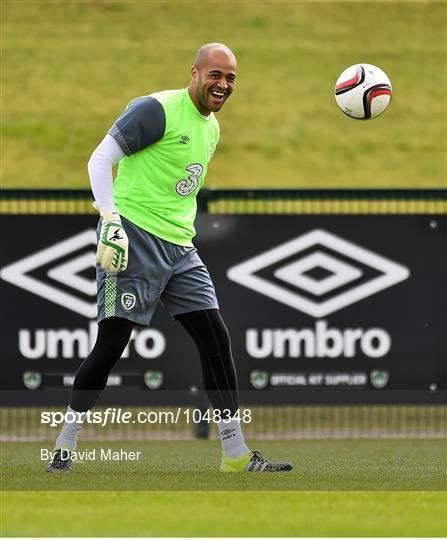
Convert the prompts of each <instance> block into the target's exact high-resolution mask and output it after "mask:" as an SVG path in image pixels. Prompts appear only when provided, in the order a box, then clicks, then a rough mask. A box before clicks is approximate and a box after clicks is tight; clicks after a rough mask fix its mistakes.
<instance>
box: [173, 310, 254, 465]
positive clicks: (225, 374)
mask: <svg viewBox="0 0 447 540" xmlns="http://www.w3.org/2000/svg"><path fill="white" fill-rule="evenodd" d="M176 318H177V320H178V321H180V323H181V324H182V325H183V327H184V328H185V329H186V331H187V332H188V333H189V335H190V336H191V337H192V339H193V340H194V342H195V344H196V345H197V348H198V349H199V353H200V362H201V365H202V374H203V383H204V386H205V391H206V393H207V395H208V397H209V400H210V401H211V403H212V405H213V407H214V409H217V410H219V411H221V415H222V418H223V419H224V418H228V417H233V416H234V415H235V414H236V413H237V411H238V409H239V401H238V392H237V377H236V369H235V367H234V362H233V357H232V354H231V343H230V336H229V334H228V330H227V327H226V326H225V323H224V321H223V320H222V317H221V315H220V311H219V310H218V309H207V310H203V311H193V312H191V313H185V314H183V315H179V316H177V317H176ZM217 427H218V429H219V434H220V437H221V442H222V451H223V452H224V453H225V454H226V455H228V456H229V457H231V458H238V457H241V456H244V455H247V454H248V453H249V452H250V451H249V449H248V447H247V445H246V444H245V441H244V437H243V435H242V430H241V426H240V422H239V421H238V420H230V422H224V421H222V422H218V423H217Z"/></svg>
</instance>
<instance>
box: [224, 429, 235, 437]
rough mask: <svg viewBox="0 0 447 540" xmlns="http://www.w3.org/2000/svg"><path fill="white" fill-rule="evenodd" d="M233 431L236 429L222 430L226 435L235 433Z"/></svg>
mask: <svg viewBox="0 0 447 540" xmlns="http://www.w3.org/2000/svg"><path fill="white" fill-rule="evenodd" d="M233 431H235V430H234V429H224V430H223V431H222V432H221V435H223V436H225V435H230V434H231V433H233Z"/></svg>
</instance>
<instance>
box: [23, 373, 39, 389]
mask: <svg viewBox="0 0 447 540" xmlns="http://www.w3.org/2000/svg"><path fill="white" fill-rule="evenodd" d="M41 382H42V375H41V373H39V372H38V371H24V373H23V384H24V385H25V386H26V387H27V388H28V389H29V390H36V388H39V386H40V384H41Z"/></svg>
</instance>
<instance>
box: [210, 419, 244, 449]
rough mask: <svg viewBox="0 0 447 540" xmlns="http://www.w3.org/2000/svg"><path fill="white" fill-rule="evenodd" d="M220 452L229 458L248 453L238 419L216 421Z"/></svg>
mask: <svg viewBox="0 0 447 540" xmlns="http://www.w3.org/2000/svg"><path fill="white" fill-rule="evenodd" d="M217 429H218V430H219V435H220V442H221V444H222V452H223V453H224V454H226V455H227V456H228V457H230V458H238V457H241V456H243V455H244V454H248V452H250V449H249V448H248V446H247V445H246V444H245V441H244V436H243V435H242V429H241V423H240V422H239V421H238V420H231V421H230V422H217Z"/></svg>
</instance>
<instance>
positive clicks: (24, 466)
mask: <svg viewBox="0 0 447 540" xmlns="http://www.w3.org/2000/svg"><path fill="white" fill-rule="evenodd" d="M251 446H252V447H253V448H256V447H258V446H259V447H260V449H261V450H262V451H265V453H267V454H268V455H271V456H273V457H274V458H288V459H290V460H291V461H292V462H293V463H294V465H295V470H294V471H293V472H292V473H290V474H283V475H278V474H276V475H275V474H274V475H267V476H266V477H263V476H262V475H235V476H234V475H222V474H221V473H220V472H219V470H218V465H219V455H220V450H219V443H218V442H217V441H120V442H107V441H103V442H101V443H98V442H96V443H92V442H90V443H87V444H82V443H81V444H80V445H79V450H85V449H88V450H92V449H96V460H95V461H83V462H81V463H78V464H76V463H75V474H74V475H73V476H71V477H63V478H60V477H54V476H50V477H48V475H45V474H44V472H43V469H44V463H45V462H44V463H42V462H41V461H40V449H41V448H51V443H47V444H45V443H2V454H3V455H2V469H3V486H4V488H5V489H9V490H13V489H16V490H26V489H29V490H44V489H49V490H52V489H61V490H70V489H74V490H79V489H82V490H87V489H91V490H99V489H105V490H107V489H119V490H184V489H187V490H235V489H240V490H253V489H255V490H267V491H269V490H321V491H322V490H442V489H445V488H446V487H447V486H446V479H445V472H446V466H447V456H446V443H445V441H444V440H442V439H434V440H430V439H428V440H424V439H419V440H411V439H409V440H408V439H398V440H382V439H380V440H374V439H372V440H306V441H269V442H259V441H253V442H252V444H251ZM101 448H103V449H108V448H112V449H120V448H123V449H125V450H126V451H141V459H140V460H139V461H120V462H116V461H101V459H100V449H101ZM76 465H77V466H76Z"/></svg>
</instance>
